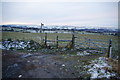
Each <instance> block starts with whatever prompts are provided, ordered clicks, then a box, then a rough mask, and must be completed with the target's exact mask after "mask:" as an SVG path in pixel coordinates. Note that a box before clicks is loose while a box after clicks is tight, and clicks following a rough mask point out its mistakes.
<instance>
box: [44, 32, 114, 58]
mask: <svg viewBox="0 0 120 80" xmlns="http://www.w3.org/2000/svg"><path fill="white" fill-rule="evenodd" d="M43 41H44V42H45V46H46V47H47V46H48V45H49V44H50V43H49V42H51V43H54V44H55V45H56V48H59V46H60V45H62V42H63V45H64V44H67V45H65V46H64V47H63V48H73V49H76V48H81V47H83V48H89V49H90V48H95V49H96V48H99V49H101V50H102V49H103V50H104V51H105V50H106V49H107V51H108V52H107V55H108V57H110V56H111V54H112V53H111V51H112V48H111V47H112V46H111V44H112V40H109V41H108V40H100V39H88V38H86V37H81V38H79V37H75V35H74V34H72V37H71V40H64V39H59V36H56V39H55V40H49V39H47V33H45V38H44V39H43ZM64 42H67V43H64ZM68 46H69V47H68Z"/></svg>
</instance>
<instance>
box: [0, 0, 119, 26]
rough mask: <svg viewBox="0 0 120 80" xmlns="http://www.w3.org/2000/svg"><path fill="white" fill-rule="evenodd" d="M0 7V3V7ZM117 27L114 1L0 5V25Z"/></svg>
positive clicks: (9, 3)
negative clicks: (0, 19) (0, 8)
mask: <svg viewBox="0 0 120 80" xmlns="http://www.w3.org/2000/svg"><path fill="white" fill-rule="evenodd" d="M0 5H1V4H0ZM40 23H44V24H45V25H70V26H95V27H98V26H99V27H100V26H101V27H118V3H117V2H2V23H1V24H37V25H38V24H40Z"/></svg>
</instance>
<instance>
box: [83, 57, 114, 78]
mask: <svg viewBox="0 0 120 80" xmlns="http://www.w3.org/2000/svg"><path fill="white" fill-rule="evenodd" d="M106 59H107V58H105V57H99V58H98V59H96V60H93V61H91V64H89V65H86V66H84V67H85V68H87V69H88V72H87V73H88V74H91V78H92V79H95V78H110V77H111V76H115V75H116V74H115V73H114V72H109V71H108V70H105V69H104V68H109V69H112V67H111V66H110V65H108V64H107V61H106Z"/></svg>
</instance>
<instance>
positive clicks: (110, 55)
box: [107, 39, 112, 58]
mask: <svg viewBox="0 0 120 80" xmlns="http://www.w3.org/2000/svg"><path fill="white" fill-rule="evenodd" d="M107 57H108V58H111V57H112V39H110V40H109V47H108V53H107Z"/></svg>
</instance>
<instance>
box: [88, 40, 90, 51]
mask: <svg viewBox="0 0 120 80" xmlns="http://www.w3.org/2000/svg"><path fill="white" fill-rule="evenodd" d="M88 49H90V39H88Z"/></svg>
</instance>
